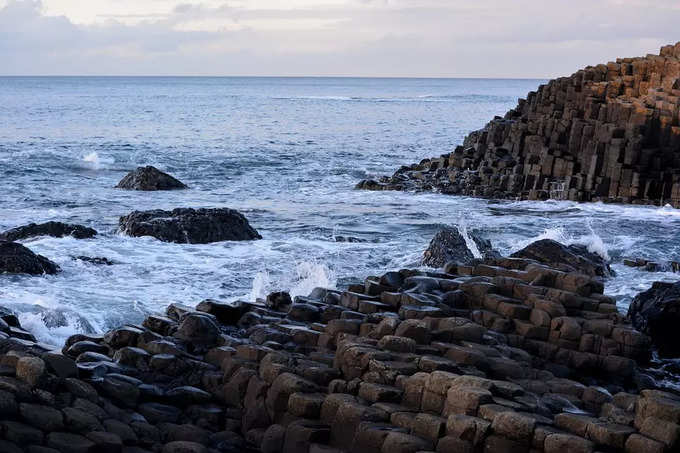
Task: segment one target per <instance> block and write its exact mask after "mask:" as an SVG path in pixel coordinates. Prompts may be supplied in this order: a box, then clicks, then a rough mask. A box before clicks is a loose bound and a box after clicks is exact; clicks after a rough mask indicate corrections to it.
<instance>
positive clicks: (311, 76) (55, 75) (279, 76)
mask: <svg viewBox="0 0 680 453" xmlns="http://www.w3.org/2000/svg"><path fill="white" fill-rule="evenodd" d="M9 77H16V78H19V77H44V78H49V77H73V78H76V77H80V78H85V77H91V78H95V77H107V78H132V77H140V78H141V77H147V78H160V77H167V78H224V79H227V78H234V79H235V78H261V79H425V80H428V79H429V80H551V79H553V78H555V77H490V76H479V77H473V76H353V75H205V74H203V75H186V74H185V75H168V74H162V75H161V74H157V75H154V74H142V75H133V74H129V75H121V74H0V78H9Z"/></svg>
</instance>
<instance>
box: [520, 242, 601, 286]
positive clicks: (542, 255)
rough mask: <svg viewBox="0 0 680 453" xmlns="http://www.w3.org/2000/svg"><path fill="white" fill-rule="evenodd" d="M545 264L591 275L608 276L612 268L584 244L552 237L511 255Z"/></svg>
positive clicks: (566, 270)
mask: <svg viewBox="0 0 680 453" xmlns="http://www.w3.org/2000/svg"><path fill="white" fill-rule="evenodd" d="M511 256H512V257H514V258H526V259H530V260H535V261H538V262H539V263H543V264H546V265H548V266H550V267H554V268H555V269H560V270H562V271H565V272H581V273H584V274H587V275H591V276H600V277H608V276H610V275H611V274H612V270H611V268H610V267H609V264H607V262H606V260H605V259H604V258H602V257H601V256H600V255H598V254H596V253H592V252H590V251H588V248H587V247H586V246H584V245H579V244H572V245H568V246H567V245H563V244H560V243H559V242H557V241H554V240H552V239H541V240H540V241H536V242H532V243H531V244H529V245H528V246H526V247H524V248H523V249H522V250H518V251H516V252H515V253H513V254H512V255H511Z"/></svg>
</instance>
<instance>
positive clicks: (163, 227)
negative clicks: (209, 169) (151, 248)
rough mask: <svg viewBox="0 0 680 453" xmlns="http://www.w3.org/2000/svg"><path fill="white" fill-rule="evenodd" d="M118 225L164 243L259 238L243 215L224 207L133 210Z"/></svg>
mask: <svg viewBox="0 0 680 453" xmlns="http://www.w3.org/2000/svg"><path fill="white" fill-rule="evenodd" d="M119 226H120V231H121V232H123V233H125V234H127V235H129V236H135V237H138V236H153V237H155V238H156V239H159V240H161V241H164V242H176V243H189V244H207V243H210V242H220V241H247V240H252V239H262V236H260V235H259V233H258V232H257V231H255V229H253V227H251V226H250V223H248V219H246V218H245V217H244V216H243V214H241V213H240V212H238V211H235V210H233V209H228V208H217V209H192V208H178V209H174V210H172V211H162V210H154V211H134V212H132V213H130V214H128V215H126V216H123V217H121V218H120V221H119Z"/></svg>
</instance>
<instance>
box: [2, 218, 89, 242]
mask: <svg viewBox="0 0 680 453" xmlns="http://www.w3.org/2000/svg"><path fill="white" fill-rule="evenodd" d="M96 235H97V230H95V229H93V228H89V227H86V226H82V225H71V224H68V223H62V222H46V223H40V224H36V223H31V224H28V225H24V226H20V227H16V228H12V229H11V230H7V231H5V232H4V233H0V240H5V241H19V240H21V239H27V238H31V237H36V236H52V237H55V238H61V237H64V236H73V237H74V238H76V239H89V238H92V237H94V236H96Z"/></svg>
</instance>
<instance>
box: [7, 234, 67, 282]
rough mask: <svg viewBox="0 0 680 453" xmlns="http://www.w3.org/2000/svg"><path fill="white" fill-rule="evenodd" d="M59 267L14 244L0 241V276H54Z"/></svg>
mask: <svg viewBox="0 0 680 453" xmlns="http://www.w3.org/2000/svg"><path fill="white" fill-rule="evenodd" d="M57 272H59V266H57V265H56V264H55V263H53V262H52V261H50V260H49V259H47V258H45V257H44V256H42V255H38V254H35V253H33V252H32V251H31V250H29V249H28V248H26V247H24V246H23V245H21V244H18V243H16V242H8V241H0V274H31V275H42V274H56V273H57Z"/></svg>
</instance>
